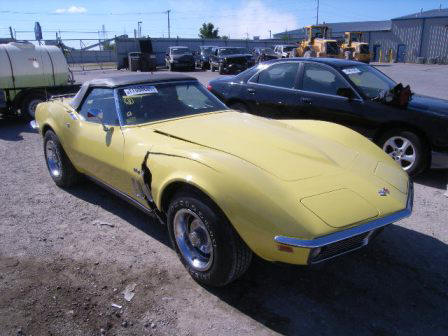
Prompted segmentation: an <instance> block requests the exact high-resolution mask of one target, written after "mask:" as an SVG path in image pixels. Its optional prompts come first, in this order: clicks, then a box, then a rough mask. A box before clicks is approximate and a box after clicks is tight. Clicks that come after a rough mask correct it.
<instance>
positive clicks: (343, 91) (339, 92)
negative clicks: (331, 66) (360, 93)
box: [336, 88, 355, 100]
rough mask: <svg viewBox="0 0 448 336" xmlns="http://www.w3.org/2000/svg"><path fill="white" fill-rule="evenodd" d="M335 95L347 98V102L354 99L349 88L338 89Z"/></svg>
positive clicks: (353, 94)
mask: <svg viewBox="0 0 448 336" xmlns="http://www.w3.org/2000/svg"><path fill="white" fill-rule="evenodd" d="M336 94H337V95H338V96H341V97H345V98H348V99H349V100H351V99H353V98H355V93H354V92H353V90H352V89H350V88H339V89H338V90H337V91H336Z"/></svg>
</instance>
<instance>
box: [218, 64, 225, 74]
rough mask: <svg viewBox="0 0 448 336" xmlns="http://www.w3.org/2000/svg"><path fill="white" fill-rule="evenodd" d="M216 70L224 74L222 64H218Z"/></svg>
mask: <svg viewBox="0 0 448 336" xmlns="http://www.w3.org/2000/svg"><path fill="white" fill-rule="evenodd" d="M218 71H219V74H220V75H224V65H222V64H220V65H219V69H218Z"/></svg>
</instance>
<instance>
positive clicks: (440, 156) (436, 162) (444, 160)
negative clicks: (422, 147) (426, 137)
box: [431, 151, 448, 169]
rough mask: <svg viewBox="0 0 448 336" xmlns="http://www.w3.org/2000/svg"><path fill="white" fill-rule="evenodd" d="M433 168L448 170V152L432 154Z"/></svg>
mask: <svg viewBox="0 0 448 336" xmlns="http://www.w3.org/2000/svg"><path fill="white" fill-rule="evenodd" d="M431 168H432V169H448V152H436V151H432V153H431Z"/></svg>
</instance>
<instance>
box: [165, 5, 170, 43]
mask: <svg viewBox="0 0 448 336" xmlns="http://www.w3.org/2000/svg"><path fill="white" fill-rule="evenodd" d="M170 12H171V9H168V10H167V11H166V12H165V13H166V14H168V38H171V32H170V29H171V27H170Z"/></svg>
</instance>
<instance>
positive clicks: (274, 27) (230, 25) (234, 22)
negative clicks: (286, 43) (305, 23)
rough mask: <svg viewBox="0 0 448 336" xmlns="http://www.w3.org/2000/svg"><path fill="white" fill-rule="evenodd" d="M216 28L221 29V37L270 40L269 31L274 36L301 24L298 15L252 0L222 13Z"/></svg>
mask: <svg viewBox="0 0 448 336" xmlns="http://www.w3.org/2000/svg"><path fill="white" fill-rule="evenodd" d="M215 26H217V27H219V34H220V35H230V38H246V36H247V35H248V36H249V38H252V37H253V36H261V37H262V38H269V30H271V31H272V35H273V34H275V33H278V32H282V31H285V29H288V30H292V29H296V28H298V27H299V23H298V20H297V15H294V14H289V13H285V12H280V11H276V10H275V8H269V7H267V6H266V5H264V4H263V3H262V2H261V1H259V0H250V1H247V2H246V3H245V4H244V6H243V7H242V8H240V9H237V10H236V9H232V10H224V11H222V16H221V18H218V20H216V24H215ZM246 33H247V35H246Z"/></svg>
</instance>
